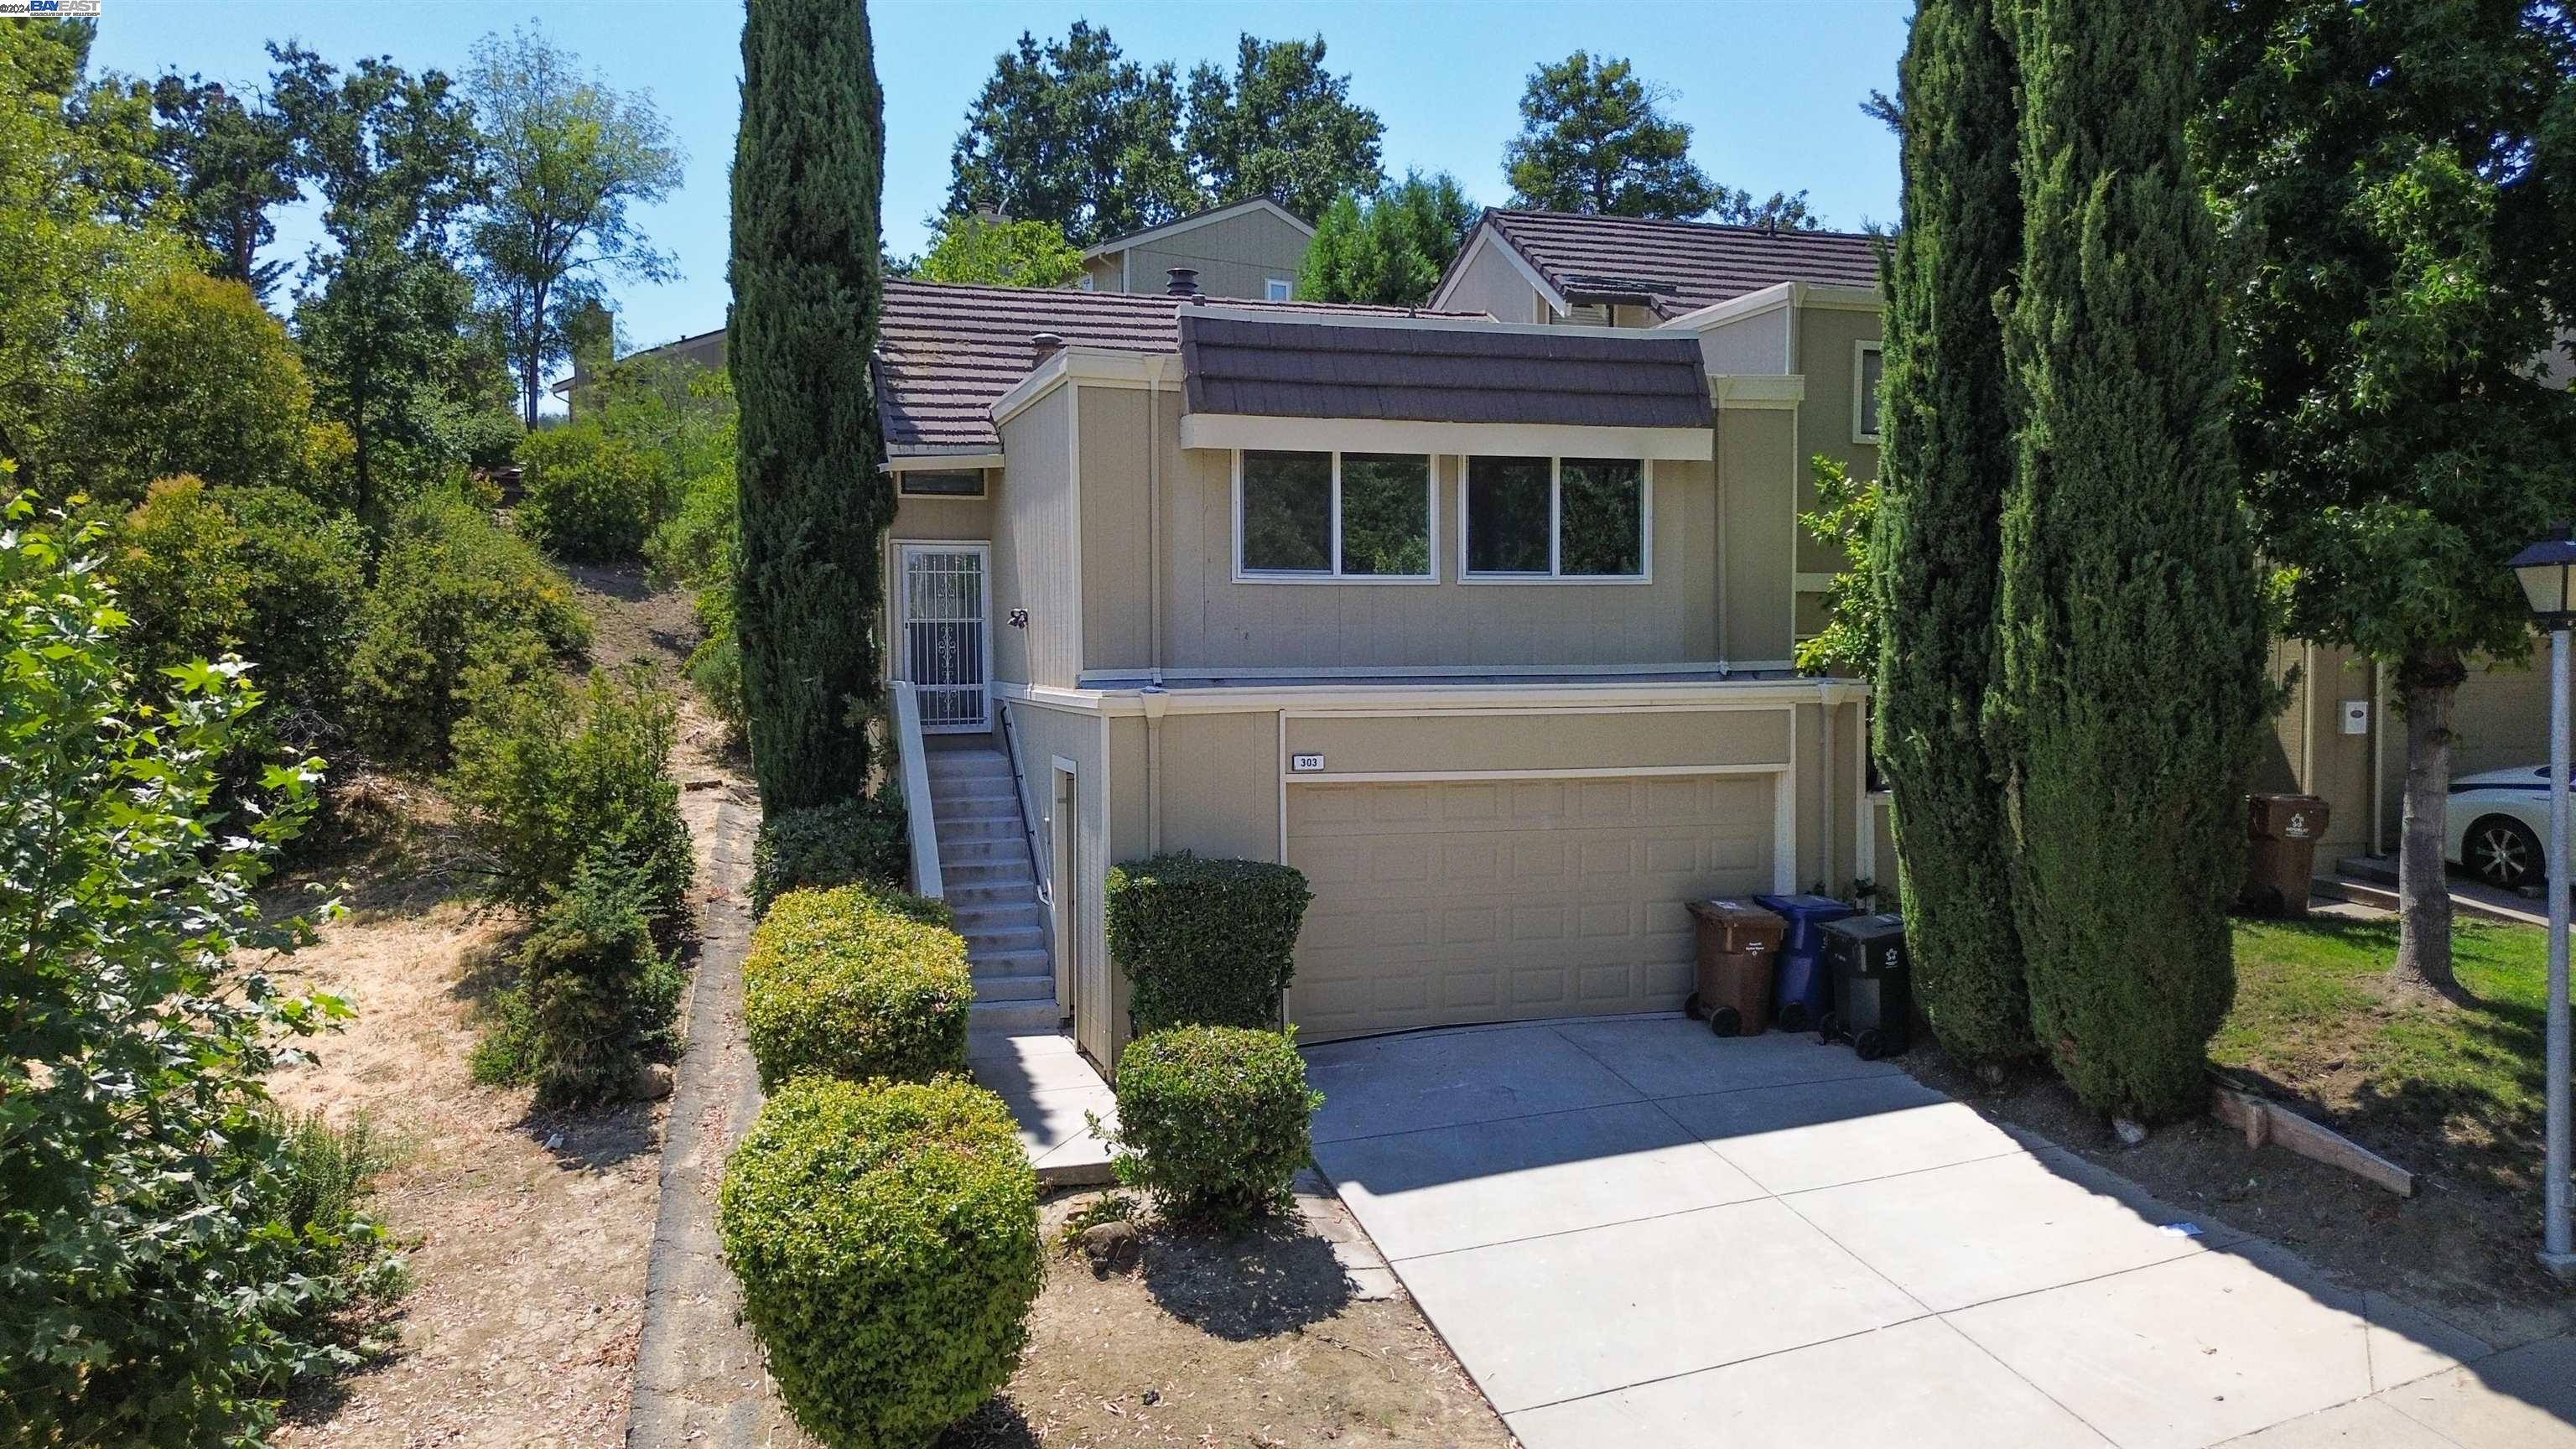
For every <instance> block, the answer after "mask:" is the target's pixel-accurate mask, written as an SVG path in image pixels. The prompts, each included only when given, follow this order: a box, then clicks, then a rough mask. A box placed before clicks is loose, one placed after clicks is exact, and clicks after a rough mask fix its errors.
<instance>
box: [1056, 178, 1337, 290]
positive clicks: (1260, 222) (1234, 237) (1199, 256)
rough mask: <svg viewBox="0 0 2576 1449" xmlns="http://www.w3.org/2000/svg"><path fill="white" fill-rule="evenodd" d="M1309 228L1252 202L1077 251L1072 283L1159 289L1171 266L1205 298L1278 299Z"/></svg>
mask: <svg viewBox="0 0 2576 1449" xmlns="http://www.w3.org/2000/svg"><path fill="white" fill-rule="evenodd" d="M1314 235H1315V229H1314V228H1313V227H1311V226H1308V225H1307V224H1306V223H1304V222H1302V221H1299V220H1298V219H1297V218H1296V217H1295V216H1294V215H1292V214H1291V213H1290V212H1289V211H1288V209H1287V208H1286V207H1283V206H1281V205H1280V204H1279V203H1277V202H1275V201H1271V200H1268V199H1266V198H1261V197H1255V198H1254V199H1253V200H1250V201H1238V202H1235V203H1233V204H1231V205H1228V206H1219V207H1212V208H1210V209H1208V210H1206V211H1202V212H1197V213H1195V214H1193V215H1190V216H1185V217H1181V218H1180V219H1178V220H1176V221H1168V222H1165V223H1163V224H1162V225H1161V226H1154V227H1147V228H1146V229H1145V230H1143V231H1137V232H1130V233H1128V234H1127V235H1125V236H1121V237H1112V238H1110V239H1109V240H1107V241H1105V242H1102V243H1101V244H1100V245H1098V246H1095V247H1092V248H1090V249H1088V250H1086V251H1085V252H1083V254H1082V276H1081V277H1080V278H1078V279H1077V280H1076V281H1075V283H1074V285H1075V286H1077V287H1080V288H1082V289H1083V290H1085V291H1092V292H1163V291H1165V290H1167V288H1168V287H1169V286H1170V285H1171V273H1172V271H1173V269H1174V268H1181V269H1185V270H1186V271H1188V272H1189V273H1190V274H1191V275H1192V277H1193V278H1194V279H1195V281H1196V284H1197V287H1198V291H1199V293H1200V294H1201V295H1203V296H1209V297H1240V298H1245V299H1248V300H1251V301H1267V302H1285V301H1288V300H1290V299H1291V298H1292V297H1294V296H1295V295H1296V292H1297V270H1298V268H1300V267H1302V266H1304V265H1305V262H1306V243H1307V242H1309V241H1311V240H1313V238H1314Z"/></svg>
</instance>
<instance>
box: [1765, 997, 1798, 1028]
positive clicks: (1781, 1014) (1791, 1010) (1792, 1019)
mask: <svg viewBox="0 0 2576 1449" xmlns="http://www.w3.org/2000/svg"><path fill="white" fill-rule="evenodd" d="M1771 1019H1772V1020H1773V1021H1775V1022H1778V1023H1779V1025H1780V1029H1781V1030H1782V1031H1805V1030H1806V1029H1807V1008H1806V1004H1805V1003H1803V1002H1797V1001H1792V1002H1790V1003H1789V1004H1788V1005H1786V1006H1784V1007H1781V1008H1780V1009H1779V1010H1778V1011H1776V1012H1774V1013H1772V1016H1771Z"/></svg>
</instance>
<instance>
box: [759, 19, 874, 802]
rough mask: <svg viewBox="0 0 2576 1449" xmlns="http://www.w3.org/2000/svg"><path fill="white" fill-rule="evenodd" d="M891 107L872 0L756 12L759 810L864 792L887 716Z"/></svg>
mask: <svg viewBox="0 0 2576 1449" xmlns="http://www.w3.org/2000/svg"><path fill="white" fill-rule="evenodd" d="M884 113H885V99H884V96H883V94H882V93H881V92H880V91H879V90H878V88H877V76H876V65H875V61H874V59H873V57H872V54H871V50H870V42H869V38H868V16H867V9H866V7H865V6H864V5H861V4H859V3H857V0H750V4H749V7H748V10H747V13H746V14H745V17H744V21H743V28H742V130H741V134H740V136H739V137H738V139H737V140H736V141H735V144H734V162H733V264H732V270H731V276H732V281H733V312H732V316H731V317H730V318H729V319H728V322H727V326H728V328H729V329H730V335H729V340H728V343H727V355H728V360H729V362H730V363H731V366H732V371H733V381H734V392H735V395H736V396H737V397H738V398H739V399H740V400H741V419H740V423H739V440H738V447H739V450H740V452H739V463H738V471H739V476H740V491H741V502H740V505H739V507H740V510H741V512H740V522H741V528H742V541H741V547H740V553H739V562H738V563H737V565H736V567H737V569H738V570H739V572H738V574H737V580H736V587H735V601H736V609H737V611H738V615H739V625H738V627H739V630H740V638H741V644H742V684H743V702H744V706H745V709H746V711H747V712H748V714H749V715H750V719H751V728H750V737H751V759H752V769H753V772H754V773H755V774H756V775H757V776H758V778H759V781H760V803H761V807H762V808H763V809H764V810H765V811H767V812H769V813H770V814H773V815H774V814H776V813H778V812H779V811H782V810H790V809H795V808H798V807H800V806H807V805H819V804H826V803H829V802H831V801H835V800H841V799H846V798H849V797H851V796H854V795H857V794H859V793H860V792H861V791H862V790H863V789H864V788H865V786H866V783H867V779H868V740H867V721H868V717H869V716H870V714H872V713H873V712H874V711H875V709H876V708H877V706H878V704H879V699H878V694H879V690H878V685H877V647H876V642H875V637H874V635H875V627H876V624H877V620H876V612H877V607H878V599H879V596H880V594H881V592H882V590H881V588H880V579H879V572H880V570H879V566H878V558H879V554H880V550H879V547H878V542H879V539H880V538H881V537H882V536H883V534H884V532H885V529H886V526H887V525H888V524H889V523H891V522H892V521H893V519H894V487H893V484H892V483H891V482H889V481H888V480H887V478H886V476H885V475H884V474H882V473H880V472H878V471H877V464H878V461H879V443H878V436H877V417H876V405H875V402H874V400H873V398H872V396H871V394H870V389H869V381H868V365H869V356H870V354H871V353H873V352H874V351H875V349H876V338H877V319H878V314H879V312H880V310H881V309H882V307H883V305H884V304H883V297H882V287H881V283H882V278H881V277H880V276H879V268H880V266H881V265H882V263H881V260H880V259H881V257H882V255H883V253H882V251H881V250H880V247H881V242H880V236H879V232H878V228H877V206H878V193H879V191H880V189H881V187H882V185H883V182H884V174H885V126H884V120H885V115H884Z"/></svg>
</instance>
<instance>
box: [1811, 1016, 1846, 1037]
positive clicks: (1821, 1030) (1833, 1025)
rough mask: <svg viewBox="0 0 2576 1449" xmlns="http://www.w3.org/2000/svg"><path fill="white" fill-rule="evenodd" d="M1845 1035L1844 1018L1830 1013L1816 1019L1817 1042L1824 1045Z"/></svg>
mask: <svg viewBox="0 0 2576 1449" xmlns="http://www.w3.org/2000/svg"><path fill="white" fill-rule="evenodd" d="M1842 1034H1843V1022H1842V1018H1841V1017H1839V1016H1837V1015H1835V1014H1834V1013H1832V1012H1830V1011H1828V1012H1826V1013H1825V1014H1824V1015H1823V1016H1820V1017H1818V1018H1817V1019H1816V1042H1817V1044H1818V1045H1822V1044H1824V1043H1826V1042H1829V1041H1832V1040H1834V1039H1835V1038H1836V1037H1839V1036H1841V1035H1842Z"/></svg>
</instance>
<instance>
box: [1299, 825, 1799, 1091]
mask: <svg viewBox="0 0 2576 1449" xmlns="http://www.w3.org/2000/svg"><path fill="white" fill-rule="evenodd" d="M1772 798H1773V789H1772V781H1771V778H1770V777H1769V776H1767V775H1755V776H1706V775H1702V776H1651V777H1635V778H1611V779H1584V780H1520V781H1457V782H1421V783H1389V784H1368V785H1325V784H1302V783H1301V784H1296V785H1292V786H1291V788H1290V790H1289V792H1288V823H1289V860H1290V863H1292V864H1294V865H1296V866H1297V867H1298V868H1299V869H1301V870H1303V871H1305V872H1306V874H1307V878H1308V879H1309V881H1310V882H1312V883H1313V885H1314V888H1315V894H1316V900H1315V904H1314V907H1313V909H1312V910H1311V911H1310V912H1309V914H1308V919H1307V927H1306V930H1305V933H1304V935H1303V937H1302V938H1301V940H1300V942H1299V946H1298V968H1297V980H1296V986H1295V988H1294V990H1293V991H1292V992H1291V995H1290V1003H1291V1009H1292V1011H1293V1013H1294V1015H1295V1017H1296V1019H1297V1020H1298V1022H1299V1025H1300V1030H1301V1031H1302V1032H1303V1034H1304V1035H1305V1037H1306V1039H1308V1040H1321V1039H1325V1038H1328V1037H1332V1036H1340V1035H1353V1034H1359V1033H1365V1032H1372V1031H1390V1030H1400V1029H1404V1028H1407V1027H1417V1026H1434V1025H1449V1024H1460V1023H1467V1022H1478V1021H1504V1020H1511V1019H1514V1018H1518V1017H1531V1016H1553V1015H1573V1014H1581V1013H1590V1012H1616V1011H1644V1010H1669V1009H1671V1008H1673V1007H1675V1006H1678V1005H1679V1004H1680V1001H1681V998H1682V996H1683V995H1685V994H1687V992H1688V991H1689V990H1690V977H1691V969H1690V962H1691V954H1692V946H1693V941H1692V933H1691V925H1690V918H1689V915H1688V913H1687V911H1685V910H1684V909H1683V903H1684V902H1686V901H1688V900H1691V899H1694V898H1697V897H1701V896H1706V895H1719V894H1740V893H1744V892H1748V891H1754V890H1762V889H1767V888H1768V887H1769V886H1770V884H1771V880H1770V862H1771V842H1772V829H1771V826H1772V821H1771V809H1772Z"/></svg>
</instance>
